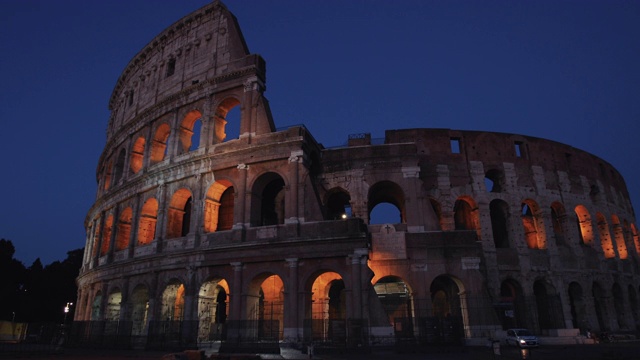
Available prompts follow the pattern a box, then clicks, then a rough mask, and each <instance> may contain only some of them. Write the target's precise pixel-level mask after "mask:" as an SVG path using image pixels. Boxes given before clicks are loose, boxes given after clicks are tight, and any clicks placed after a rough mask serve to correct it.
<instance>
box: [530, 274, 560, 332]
mask: <svg viewBox="0 0 640 360" xmlns="http://www.w3.org/2000/svg"><path fill="white" fill-rule="evenodd" d="M533 295H534V297H535V301H536V310H537V313H538V327H539V329H540V330H542V329H562V328H564V327H565V325H564V315H563V312H562V302H561V300H560V295H559V294H558V293H557V291H556V288H555V287H554V286H553V285H552V284H551V283H550V282H549V281H546V280H545V279H538V280H536V281H535V282H534V283H533Z"/></svg>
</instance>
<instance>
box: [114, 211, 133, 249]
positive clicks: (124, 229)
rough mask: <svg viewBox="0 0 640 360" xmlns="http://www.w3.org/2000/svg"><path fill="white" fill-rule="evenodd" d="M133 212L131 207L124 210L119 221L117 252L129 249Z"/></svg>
mask: <svg viewBox="0 0 640 360" xmlns="http://www.w3.org/2000/svg"><path fill="white" fill-rule="evenodd" d="M132 216H133V211H132V210H131V208H130V207H128V208H126V209H124V210H123V211H122V214H121V215H120V219H119V220H118V235H117V237H116V250H117V251H120V250H124V249H126V248H127V247H129V237H130V236H131V218H132Z"/></svg>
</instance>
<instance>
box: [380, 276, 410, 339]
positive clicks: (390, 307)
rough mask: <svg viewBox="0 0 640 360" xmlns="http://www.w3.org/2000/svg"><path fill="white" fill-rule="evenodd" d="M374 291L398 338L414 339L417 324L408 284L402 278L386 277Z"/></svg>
mask: <svg viewBox="0 0 640 360" xmlns="http://www.w3.org/2000/svg"><path fill="white" fill-rule="evenodd" d="M373 289H374V291H375V292H376V294H377V295H378V300H380V303H381V304H382V307H383V309H384V312H385V313H386V315H387V318H388V320H389V325H391V327H392V328H393V330H394V333H395V336H396V337H397V338H398V337H399V338H412V337H413V336H414V333H413V329H414V324H415V319H414V314H415V313H414V308H413V297H412V295H411V291H410V289H409V287H408V286H407V284H406V283H405V282H404V280H402V279H401V278H400V277H397V276H385V277H383V278H381V279H380V280H378V281H377V282H376V283H375V284H374V285H373Z"/></svg>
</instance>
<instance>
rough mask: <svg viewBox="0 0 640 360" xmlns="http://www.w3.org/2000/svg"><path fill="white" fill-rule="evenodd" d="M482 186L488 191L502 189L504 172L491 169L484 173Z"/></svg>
mask: <svg viewBox="0 0 640 360" xmlns="http://www.w3.org/2000/svg"><path fill="white" fill-rule="evenodd" d="M484 186H485V188H486V189H487V191H488V192H493V193H499V192H502V191H504V174H503V173H502V171H500V170H498V169H491V170H489V171H487V172H486V173H485V175H484Z"/></svg>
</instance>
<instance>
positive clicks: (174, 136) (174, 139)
mask: <svg viewBox="0 0 640 360" xmlns="http://www.w3.org/2000/svg"><path fill="white" fill-rule="evenodd" d="M170 125H171V126H170V127H171V133H170V134H169V139H168V142H169V143H168V144H167V147H168V149H167V156H166V157H165V158H164V159H165V160H166V159H171V160H170V161H173V158H174V157H175V156H176V155H178V154H180V152H179V151H178V147H179V146H181V145H180V119H178V110H175V111H174V113H173V120H172V121H171V124H170Z"/></svg>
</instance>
